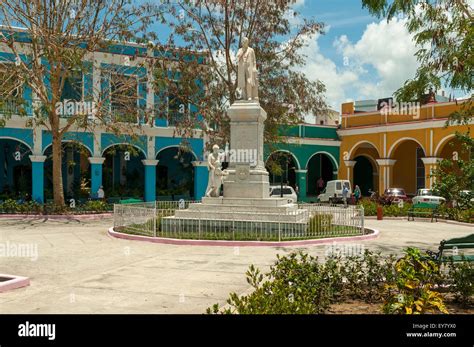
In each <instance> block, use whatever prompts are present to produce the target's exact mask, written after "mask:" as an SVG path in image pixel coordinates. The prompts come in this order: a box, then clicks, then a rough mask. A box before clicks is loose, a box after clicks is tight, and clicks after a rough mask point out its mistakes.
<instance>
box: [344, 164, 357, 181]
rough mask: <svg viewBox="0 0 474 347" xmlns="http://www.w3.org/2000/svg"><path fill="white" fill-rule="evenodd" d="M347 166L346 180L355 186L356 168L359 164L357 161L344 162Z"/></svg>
mask: <svg viewBox="0 0 474 347" xmlns="http://www.w3.org/2000/svg"><path fill="white" fill-rule="evenodd" d="M344 164H345V165H346V170H347V171H346V179H347V180H349V181H350V182H351V186H354V166H355V164H357V162H356V161H355V160H344Z"/></svg>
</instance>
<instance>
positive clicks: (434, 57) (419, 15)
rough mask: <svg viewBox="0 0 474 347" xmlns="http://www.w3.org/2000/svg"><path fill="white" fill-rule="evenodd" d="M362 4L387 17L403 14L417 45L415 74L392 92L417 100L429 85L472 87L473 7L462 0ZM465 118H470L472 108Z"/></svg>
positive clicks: (368, 0) (369, 1) (374, 0)
mask: <svg viewBox="0 0 474 347" xmlns="http://www.w3.org/2000/svg"><path fill="white" fill-rule="evenodd" d="M362 4H363V6H364V7H366V8H368V9H369V11H370V12H371V13H372V14H375V15H377V16H379V17H382V16H383V17H387V20H391V19H393V18H394V17H396V16H398V15H402V16H405V17H406V26H407V29H408V31H409V32H410V33H411V34H413V35H414V41H415V44H416V45H417V46H418V47H419V50H418V51H417V53H416V56H417V58H418V61H419V62H420V67H419V68H418V70H417V72H416V75H415V76H414V78H413V79H410V80H408V81H407V82H406V83H405V85H404V86H403V87H402V88H400V89H399V90H398V91H397V93H396V96H397V97H398V98H399V99H400V100H401V101H411V100H420V98H421V97H422V96H423V95H424V94H425V93H426V91H427V90H429V89H430V88H433V89H435V90H436V89H440V88H441V87H443V86H447V87H449V88H452V89H458V90H460V91H463V92H465V93H470V92H471V91H472V90H473V87H474V84H473V83H474V79H473V75H474V68H473V63H474V60H473V49H474V30H473V9H472V8H471V7H470V5H469V4H468V2H467V1H466V0H393V1H389V0H362ZM466 117H472V109H471V112H470V113H466Z"/></svg>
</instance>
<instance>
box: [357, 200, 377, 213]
mask: <svg viewBox="0 0 474 347" xmlns="http://www.w3.org/2000/svg"><path fill="white" fill-rule="evenodd" d="M358 205H360V206H362V207H363V208H364V215H365V216H376V215H377V204H376V203H375V202H374V201H371V200H369V199H362V200H360V201H359V203H358Z"/></svg>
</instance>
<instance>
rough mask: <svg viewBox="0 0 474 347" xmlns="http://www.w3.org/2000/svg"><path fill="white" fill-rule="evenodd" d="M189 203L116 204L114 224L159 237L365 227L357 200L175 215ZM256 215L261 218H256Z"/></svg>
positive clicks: (332, 232) (275, 236)
mask: <svg viewBox="0 0 474 347" xmlns="http://www.w3.org/2000/svg"><path fill="white" fill-rule="evenodd" d="M190 203H193V201H157V202H151V203H133V204H116V205H114V228H115V230H116V231H119V232H123V233H128V234H137V235H146V236H155V237H165V238H177V239H206V240H209V239H211V240H253V241H284V240H296V239H310V238H325V237H337V236H353V235H362V234H364V232H365V231H364V209H363V207H359V206H350V207H347V208H345V207H342V206H324V205H316V204H303V205H300V206H299V208H298V209H296V210H293V211H291V210H290V211H288V212H283V213H282V212H278V213H252V216H251V218H250V217H249V214H248V212H229V213H227V212H226V213H225V215H226V217H225V219H224V218H219V214H218V213H216V214H212V213H208V214H205V213H202V214H201V215H202V216H203V217H202V218H201V217H200V218H195V217H192V218H191V217H190V218H188V217H176V216H175V211H176V210H178V209H186V208H187V207H188V206H189V204H190ZM193 211H199V209H193ZM202 211H203V212H204V210H202ZM197 215H199V213H197ZM259 216H262V220H258V219H259ZM269 217H270V218H269ZM272 217H273V218H272ZM268 219H270V221H268Z"/></svg>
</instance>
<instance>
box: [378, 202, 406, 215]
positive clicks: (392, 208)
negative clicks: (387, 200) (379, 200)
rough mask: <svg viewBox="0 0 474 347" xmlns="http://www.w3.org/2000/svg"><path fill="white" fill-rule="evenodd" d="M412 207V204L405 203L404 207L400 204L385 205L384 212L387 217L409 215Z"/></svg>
mask: <svg viewBox="0 0 474 347" xmlns="http://www.w3.org/2000/svg"><path fill="white" fill-rule="evenodd" d="M411 207H412V204H409V203H404V204H403V207H399V206H398V204H392V205H385V206H384V207H383V214H384V216H387V217H402V216H407V215H408V210H409V209H410V208H411Z"/></svg>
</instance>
